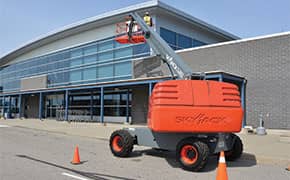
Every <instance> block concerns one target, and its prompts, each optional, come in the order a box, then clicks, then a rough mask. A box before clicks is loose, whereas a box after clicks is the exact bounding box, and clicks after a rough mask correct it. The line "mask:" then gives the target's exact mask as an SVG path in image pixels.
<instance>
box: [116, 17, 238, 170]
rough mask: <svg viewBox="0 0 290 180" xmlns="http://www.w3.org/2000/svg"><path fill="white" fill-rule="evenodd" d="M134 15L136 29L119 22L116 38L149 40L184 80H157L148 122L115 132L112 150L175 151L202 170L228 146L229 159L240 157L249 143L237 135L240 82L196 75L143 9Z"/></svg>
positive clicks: (181, 160)
mask: <svg viewBox="0 0 290 180" xmlns="http://www.w3.org/2000/svg"><path fill="white" fill-rule="evenodd" d="M130 15H131V16H132V17H133V18H134V20H135V21H136V22H135V25H136V27H135V28H136V29H135V31H133V33H132V34H131V37H129V35H128V34H127V33H126V32H128V29H127V26H126V24H124V23H123V24H117V33H119V35H117V36H116V39H115V40H116V41H117V42H119V43H122V44H124V43H144V42H146V43H148V44H149V46H150V47H151V48H152V50H153V51H154V52H155V53H156V55H157V56H159V57H160V58H162V60H163V61H164V62H165V63H166V64H167V65H168V67H169V69H170V71H171V73H172V76H173V77H176V76H177V78H178V79H175V80H168V81H164V82H160V83H157V84H156V85H155V87H154V89H153V91H152V95H151V97H150V100H149V109H148V118H147V125H148V127H138V128H127V129H121V130H117V131H115V132H113V133H112V135H111V137H110V148H111V151H112V153H113V154H114V155H115V156H118V157H127V156H129V155H130V153H131V152H132V150H133V146H134V145H141V146H148V147H152V148H157V149H161V150H169V151H175V152H176V158H177V161H178V162H179V163H180V164H181V166H182V167H183V168H184V169H186V170H191V171H199V170H201V169H202V168H204V167H205V165H206V163H207V159H208V156H209V155H211V154H218V153H219V152H221V151H225V154H226V159H227V160H235V159H237V158H239V157H240V156H241V154H242V151H243V144H242V141H241V139H240V138H239V137H238V136H237V135H235V134H233V133H235V132H239V131H240V130H241V126H242V118H243V110H242V107H241V101H240V93H239V89H238V87H237V86H236V85H234V84H230V83H225V82H217V81H207V80H193V79H194V77H195V76H196V75H195V74H193V72H192V70H191V68H189V67H188V66H187V65H186V64H185V63H184V62H183V60H182V59H181V58H180V57H179V56H178V55H177V54H176V53H175V52H174V51H173V50H172V49H171V48H170V47H169V46H168V44H167V43H166V42H165V41H164V40H163V39H162V38H161V37H160V36H159V35H158V34H157V33H156V32H155V31H154V30H153V29H152V28H151V27H148V26H147V25H146V23H145V22H144V21H143V19H142V18H141V17H140V16H139V15H138V14H137V13H135V12H133V13H131V14H130ZM137 23H138V24H137ZM200 77H201V76H200ZM201 79H202V78H201Z"/></svg>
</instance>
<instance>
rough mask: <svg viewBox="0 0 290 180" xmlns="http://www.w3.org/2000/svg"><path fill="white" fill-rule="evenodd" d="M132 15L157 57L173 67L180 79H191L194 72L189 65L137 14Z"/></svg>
mask: <svg viewBox="0 0 290 180" xmlns="http://www.w3.org/2000/svg"><path fill="white" fill-rule="evenodd" d="M130 15H131V16H132V17H133V18H134V19H135V21H136V22H137V23H138V25H139V26H140V27H141V28H142V30H143V31H144V36H145V38H146V42H147V43H148V44H149V46H150V47H151V48H152V49H153V51H154V52H155V53H156V55H159V56H160V57H161V58H162V60H164V61H165V62H166V63H167V64H168V65H169V66H170V67H171V69H172V70H173V71H174V72H175V73H176V75H177V76H178V78H180V79H191V75H192V70H191V68H190V67H189V66H188V65H187V64H185V63H184V61H183V60H182V59H181V57H179V56H178V55H177V54H176V53H175V52H174V50H173V49H171V47H170V46H169V45H168V44H167V43H166V42H165V41H164V40H163V39H162V38H161V37H160V36H159V34H158V33H157V32H155V31H154V30H153V29H152V28H150V27H149V26H148V25H147V24H146V23H145V22H144V20H143V19H142V18H141V17H140V16H139V15H138V14H137V13H136V12H132V13H131V14H130Z"/></svg>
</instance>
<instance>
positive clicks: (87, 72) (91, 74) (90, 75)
mask: <svg viewBox="0 0 290 180" xmlns="http://www.w3.org/2000/svg"><path fill="white" fill-rule="evenodd" d="M96 76H97V68H95V67H93V68H87V69H84V71H83V80H94V79H96Z"/></svg>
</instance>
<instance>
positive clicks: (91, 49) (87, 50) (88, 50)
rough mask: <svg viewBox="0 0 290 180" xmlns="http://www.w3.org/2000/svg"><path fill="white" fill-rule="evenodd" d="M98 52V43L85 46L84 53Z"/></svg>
mask: <svg viewBox="0 0 290 180" xmlns="http://www.w3.org/2000/svg"><path fill="white" fill-rule="evenodd" d="M96 52H98V46H97V45H91V46H88V47H85V48H84V55H90V54H94V53H96Z"/></svg>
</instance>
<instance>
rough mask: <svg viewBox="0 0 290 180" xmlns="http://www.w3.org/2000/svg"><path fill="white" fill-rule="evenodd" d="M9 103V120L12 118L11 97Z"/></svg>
mask: <svg viewBox="0 0 290 180" xmlns="http://www.w3.org/2000/svg"><path fill="white" fill-rule="evenodd" d="M8 103H9V104H8V118H11V96H9V101H8Z"/></svg>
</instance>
